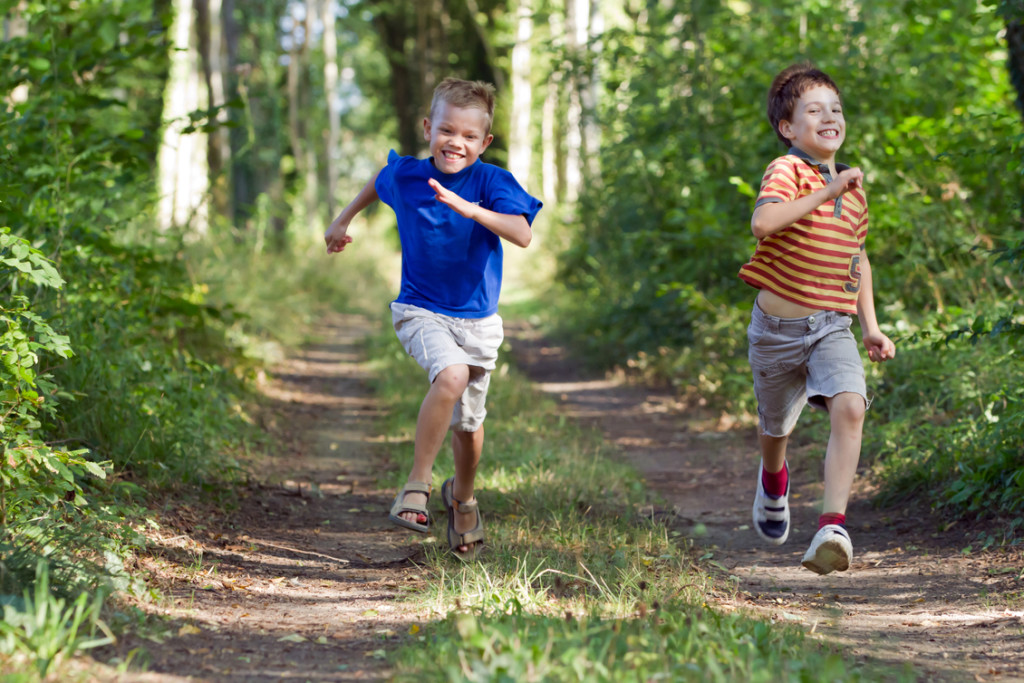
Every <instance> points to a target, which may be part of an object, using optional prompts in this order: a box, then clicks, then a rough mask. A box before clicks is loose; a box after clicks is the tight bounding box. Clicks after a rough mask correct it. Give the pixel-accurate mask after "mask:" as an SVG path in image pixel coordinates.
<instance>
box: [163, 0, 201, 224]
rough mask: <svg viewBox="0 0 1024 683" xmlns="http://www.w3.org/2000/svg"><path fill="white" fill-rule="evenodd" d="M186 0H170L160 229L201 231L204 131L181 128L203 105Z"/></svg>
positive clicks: (197, 61)
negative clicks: (168, 59) (169, 55)
mask: <svg viewBox="0 0 1024 683" xmlns="http://www.w3.org/2000/svg"><path fill="white" fill-rule="evenodd" d="M193 29H194V21H193V15H192V2H191V0H174V22H173V24H172V25H171V46H172V50H173V52H172V53H171V58H170V71H169V73H168V78H167V88H166V91H165V95H164V115H163V120H164V132H163V144H162V145H161V146H160V155H159V160H158V166H159V178H160V202H159V205H158V212H157V217H158V222H159V225H160V227H161V228H162V229H164V230H167V229H170V228H171V227H174V226H179V227H184V226H191V227H192V228H193V230H195V231H196V232H198V233H200V234H202V233H205V231H206V227H207V215H206V210H207V209H206V192H207V189H208V185H209V179H208V171H207V169H208V167H207V162H206V135H205V134H203V133H201V132H199V131H196V132H194V133H183V129H184V128H185V127H186V126H187V125H188V123H189V120H188V114H189V113H190V112H193V111H195V110H197V109H200V108H204V107H205V106H206V101H205V100H206V98H205V93H204V92H203V88H202V87H201V83H202V76H201V68H202V67H201V65H200V59H199V51H198V45H197V40H196V32H195V31H194V30H193Z"/></svg>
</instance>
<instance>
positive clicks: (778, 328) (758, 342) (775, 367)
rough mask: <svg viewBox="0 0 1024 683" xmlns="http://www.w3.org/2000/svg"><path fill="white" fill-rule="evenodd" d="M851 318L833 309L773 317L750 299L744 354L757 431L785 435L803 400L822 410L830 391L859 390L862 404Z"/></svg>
mask: <svg viewBox="0 0 1024 683" xmlns="http://www.w3.org/2000/svg"><path fill="white" fill-rule="evenodd" d="M852 322H853V320H852V318H851V317H850V316H849V315H846V314H844V313H837V312H835V311H821V312H819V313H815V314H814V315H809V316H807V317H805V318H777V317H775V316H774V315H768V314H767V313H765V312H764V311H762V310H761V308H760V307H759V306H758V305H757V304H756V303H755V304H754V311H753V313H752V314H751V316H750V327H748V328H747V341H748V342H749V350H748V358H749V359H750V369H751V371H752V372H753V374H754V395H755V396H756V397H757V413H758V415H759V416H760V421H761V432H762V433H763V434H765V435H767V436H788V435H789V433H790V432H791V431H793V427H794V426H795V425H796V421H797V419H798V418H799V417H800V413H801V412H803V409H804V404H805V403H810V404H811V406H812V407H814V408H822V409H824V408H825V407H826V403H825V399H826V398H832V397H833V396H835V395H836V394H841V393H843V392H851V393H854V394H860V396H861V397H862V398H863V399H864V405H865V406H866V405H867V404H868V396H867V385H866V384H865V381H864V362H863V361H862V360H861V357H860V349H859V347H858V346H857V340H856V339H854V336H853V333H852V332H850V325H851V323H852Z"/></svg>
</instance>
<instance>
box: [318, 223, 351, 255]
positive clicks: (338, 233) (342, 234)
mask: <svg viewBox="0 0 1024 683" xmlns="http://www.w3.org/2000/svg"><path fill="white" fill-rule="evenodd" d="M324 242H326V243H327V253H328V254H334V253H337V252H339V251H344V250H345V246H346V245H348V244H349V243H350V242H352V238H351V237H349V236H348V225H343V224H341V223H338V222H337V221H335V222H333V223H331V226H330V227H329V228H327V232H325V233H324Z"/></svg>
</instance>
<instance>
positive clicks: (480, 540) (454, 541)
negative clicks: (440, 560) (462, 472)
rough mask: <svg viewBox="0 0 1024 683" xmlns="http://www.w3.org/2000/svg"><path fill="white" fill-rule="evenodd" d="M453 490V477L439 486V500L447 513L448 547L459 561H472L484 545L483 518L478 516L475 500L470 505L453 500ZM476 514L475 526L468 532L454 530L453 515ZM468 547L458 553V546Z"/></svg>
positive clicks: (478, 511) (478, 508) (478, 510)
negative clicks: (442, 502)
mask: <svg viewBox="0 0 1024 683" xmlns="http://www.w3.org/2000/svg"><path fill="white" fill-rule="evenodd" d="M454 488H455V477H452V478H450V479H447V480H445V482H444V483H443V484H441V500H443V501H444V507H445V509H446V510H447V511H448V546H449V547H450V548H451V551H452V554H454V555H455V557H457V558H459V559H460V560H473V559H476V556H477V555H478V554H479V552H480V549H481V547H482V546H483V544H484V518H483V517H482V516H481V515H480V507H479V504H478V502H477V501H476V500H474V501H472V502H470V503H463V502H462V501H461V500H458V499H457V498H455V496H454V495H453V494H452V489H454ZM470 512H475V513H476V526H474V527H473V528H472V529H470V530H469V531H466V532H463V533H459V532H458V531H456V530H455V513H459V514H469V513H470ZM460 545H465V546H469V550H467V551H466V552H464V553H463V552H459V546H460Z"/></svg>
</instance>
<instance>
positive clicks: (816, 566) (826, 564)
mask: <svg viewBox="0 0 1024 683" xmlns="http://www.w3.org/2000/svg"><path fill="white" fill-rule="evenodd" d="M801 564H803V566H804V567H806V568H807V569H810V570H811V571H812V572H814V573H815V574H829V573H831V572H834V571H836V572H845V571H846V570H847V569H849V568H850V558H849V556H847V554H846V549H845V548H843V546H842V544H840V543H838V542H837V541H825V542H824V543H822V544H821V545H819V546H818V549H817V550H816V551H814V557H810V558H808V557H805V558H804V560H803V562H802V563H801Z"/></svg>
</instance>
